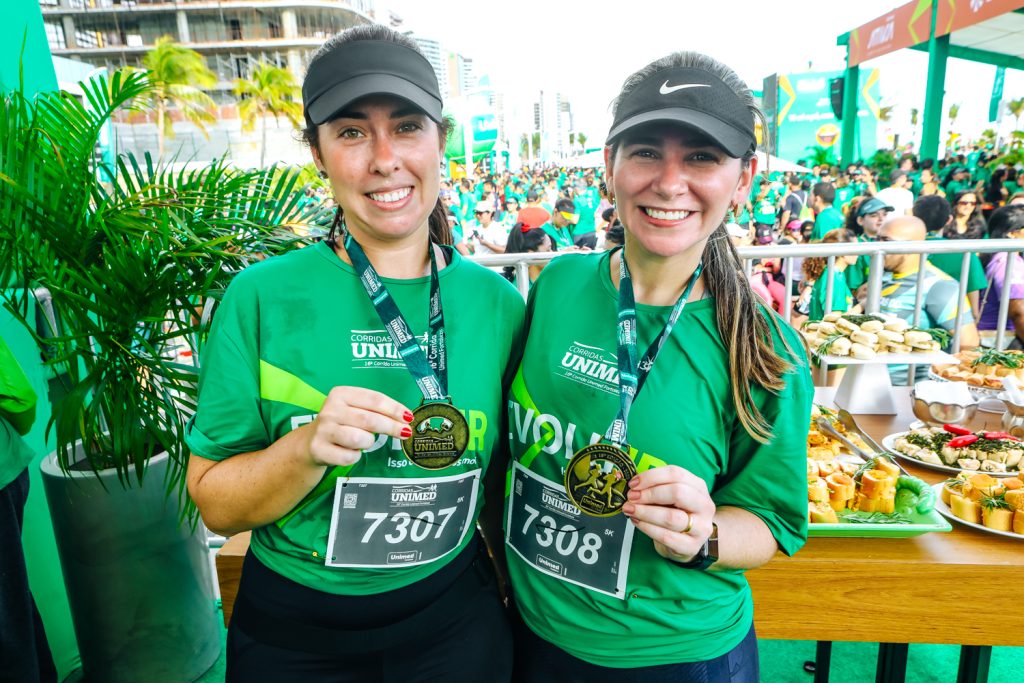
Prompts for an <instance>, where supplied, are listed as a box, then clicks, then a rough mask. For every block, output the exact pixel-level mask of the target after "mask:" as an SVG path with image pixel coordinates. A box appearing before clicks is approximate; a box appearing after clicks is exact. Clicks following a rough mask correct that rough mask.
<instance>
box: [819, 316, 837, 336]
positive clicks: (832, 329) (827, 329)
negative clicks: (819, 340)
mask: <svg viewBox="0 0 1024 683" xmlns="http://www.w3.org/2000/svg"><path fill="white" fill-rule="evenodd" d="M826 317H827V316H826ZM817 331H818V336H819V337H827V336H829V335H831V334H835V333H836V324H835V323H830V322H825V321H822V322H820V323H818V330H817Z"/></svg>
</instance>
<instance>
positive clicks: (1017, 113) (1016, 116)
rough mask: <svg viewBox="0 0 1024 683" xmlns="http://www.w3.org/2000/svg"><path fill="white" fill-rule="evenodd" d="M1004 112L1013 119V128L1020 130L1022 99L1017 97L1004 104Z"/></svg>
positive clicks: (1022, 110) (1023, 109)
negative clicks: (1008, 113)
mask: <svg viewBox="0 0 1024 683" xmlns="http://www.w3.org/2000/svg"><path fill="white" fill-rule="evenodd" d="M1006 110H1007V111H1008V112H1010V116H1012V117H1013V127H1014V129H1016V130H1020V117H1021V116H1024V97H1018V98H1017V99H1015V100H1010V101H1009V102H1007V103H1006Z"/></svg>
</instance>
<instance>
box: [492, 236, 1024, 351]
mask: <svg viewBox="0 0 1024 683" xmlns="http://www.w3.org/2000/svg"><path fill="white" fill-rule="evenodd" d="M999 252H1003V253H1006V254H1010V253H1020V252H1024V240H1015V239H1003V240H928V241H925V242H847V243H838V244H786V245H768V246H751V247H740V249H739V254H740V259H741V261H742V262H743V272H744V273H745V274H746V275H748V276H749V275H750V274H751V272H752V261H754V260H756V259H766V258H781V259H784V262H783V263H784V265H783V272H784V274H785V289H786V294H787V296H786V298H785V300H784V303H783V310H782V317H783V318H785V319H786V320H789V319H790V314H791V313H792V297H791V296H790V293H791V292H792V291H793V280H794V277H793V257H804V258H806V257H818V258H825V259H826V269H825V272H824V273H822V275H821V277H826V278H828V279H827V280H826V281H825V282H826V292H825V302H826V303H825V305H826V309H825V312H826V313H828V312H831V308H832V272H833V269H834V268H835V260H836V257H837V256H853V255H855V256H869V257H870V258H871V269H870V274H869V277H868V292H867V303H866V304H865V307H864V308H865V311H867V312H869V313H876V312H878V307H879V301H880V299H881V292H882V274H883V271H884V267H883V264H884V259H885V255H886V254H919V255H921V257H922V258H921V266H920V268H919V270H918V273H917V299H916V301H915V305H914V318H913V321H912V322H913V324H914V325H915V326H917V325H918V324H919V323H920V321H921V304H922V301H923V297H924V289H923V284H924V277H925V264H926V262H927V259H928V256H929V255H931V254H962V255H963V260H962V262H961V264H962V265H961V269H960V282H959V284H960V289H959V294H958V297H959V299H958V300H959V301H960V302H962V301H963V300H964V298H965V297H966V296H967V277H968V274H969V272H970V269H969V267H968V266H969V263H970V257H971V254H972V253H974V254H995V253H999ZM557 256H558V253H557V252H554V253H552V252H547V253H531V254H490V255H487V256H474V257H472V260H473V261H476V262H477V263H479V264H481V265H484V266H488V267H497V266H512V267H514V268H515V269H516V286H517V287H518V288H519V291H520V292H521V293H522V294H523V296H524V297H525V296H526V294H527V292H528V291H529V267H530V266H531V265H536V264H539V263H547V262H548V261H550V260H551V259H552V258H556V257H557ZM1013 261H1014V259H1012V258H1007V259H1006V269H1005V271H1004V274H1003V282H1004V283H1005V284H1004V286H1003V288H1002V291H1001V292H1000V293H999V319H998V322H997V323H996V341H995V343H996V348H1002V345H1003V341H1004V338H1005V334H1006V319H1007V317H1008V314H1009V306H1010V282H1011V276H1012V275H1013ZM980 313H981V312H980V311H979V315H980ZM963 317H964V307H963V306H962V305H958V306H957V313H956V319H955V331H954V335H953V345H952V349H953V352H954V353H955V352H957V351H959V350H960V328H961V326H962V325H963Z"/></svg>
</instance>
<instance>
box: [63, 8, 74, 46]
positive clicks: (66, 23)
mask: <svg viewBox="0 0 1024 683" xmlns="http://www.w3.org/2000/svg"><path fill="white" fill-rule="evenodd" d="M61 25H62V26H63V28H64V44H65V45H67V46H68V47H69V48H73V47H78V39H77V38H76V37H75V18H74V17H69V16H65V17H61Z"/></svg>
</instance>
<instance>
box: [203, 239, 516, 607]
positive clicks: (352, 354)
mask: <svg viewBox="0 0 1024 683" xmlns="http://www.w3.org/2000/svg"><path fill="white" fill-rule="evenodd" d="M439 276H440V286H441V300H442V302H443V306H444V312H445V313H446V315H445V333H446V338H447V342H448V354H447V358H448V386H449V393H450V394H451V396H452V399H453V402H454V405H455V406H456V407H457V408H459V409H460V410H461V411H462V412H463V415H464V416H465V417H466V419H467V422H468V425H469V446H468V448H467V450H466V452H465V453H464V454H463V457H462V459H460V460H459V461H458V462H456V463H454V464H453V465H451V466H450V467H448V468H445V469H443V470H436V471H431V470H426V469H421V468H419V467H417V466H415V465H413V464H412V463H411V462H409V461H408V460H407V459H406V457H405V456H404V454H403V452H402V448H401V445H400V442H399V441H398V440H397V439H391V438H387V437H380V438H378V439H377V442H376V443H375V444H374V446H373V447H371V448H369V449H366V450H365V451H364V452H363V457H362V458H361V459H360V460H359V462H357V463H356V464H355V465H353V466H351V467H347V468H340V467H339V468H334V469H333V470H332V471H331V472H330V473H329V474H328V475H326V476H325V478H324V480H322V481H321V483H320V484H319V485H318V486H317V487H316V488H315V489H313V492H312V493H311V494H310V495H309V496H307V498H306V500H304V501H303V502H302V503H300V504H299V505H298V506H296V508H295V509H294V510H292V512H290V513H289V514H288V515H286V516H285V517H284V518H282V520H279V521H278V522H277V523H275V524H268V525H267V526H264V527H259V528H257V529H254V530H253V533H252V543H251V547H252V551H253V553H254V554H255V555H256V557H257V558H258V559H259V560H260V561H261V562H262V563H263V564H265V565H266V566H268V567H269V568H271V569H272V570H274V571H276V572H277V573H278V574H280V575H282V576H284V577H287V578H289V579H291V580H292V581H296V582H298V583H301V584H303V585H305V586H308V587H310V588H315V589H317V590H321V591H324V592H327V593H334V594H341V595H367V594H374V593H381V592H384V591H389V590H394V589H397V588H401V587H403V586H407V585H409V584H412V583H414V582H416V581H419V580H420V579H423V578H425V577H427V576H429V575H430V574H432V573H434V572H436V571H437V570H438V569H440V568H442V567H443V566H445V565H446V564H447V563H448V562H449V561H451V560H452V559H453V558H454V557H455V556H456V555H457V554H458V551H461V550H462V548H464V547H465V546H466V544H467V543H468V542H469V541H470V538H471V536H472V534H471V533H467V534H466V535H465V536H464V537H463V538H462V541H461V543H460V545H459V547H458V548H456V549H454V550H452V551H450V552H448V553H447V554H446V555H444V556H442V557H440V558H439V559H437V560H435V561H433V562H430V563H426V564H421V565H416V566H404V567H394V568H390V567H389V568H363V567H359V568H334V567H327V566H326V565H325V559H324V558H325V550H326V548H327V543H328V534H329V532H330V521H331V515H332V511H333V507H334V488H335V487H334V481H333V480H334V479H335V478H337V477H339V476H352V477H382V478H389V479H409V478H419V479H430V478H436V477H446V476H449V475H456V474H460V473H467V472H473V471H476V470H479V469H484V470H485V469H486V467H487V465H488V463H489V462H490V460H491V456H492V451H494V449H496V448H503V443H504V440H505V431H504V429H503V428H502V426H501V425H502V422H503V419H504V415H503V411H504V409H505V405H504V398H503V396H502V386H503V383H505V385H506V386H507V382H509V381H510V380H511V376H512V372H514V370H515V368H514V366H512V367H510V366H511V364H512V363H513V362H514V359H515V358H517V346H518V343H519V342H518V341H517V340H518V338H519V336H520V334H521V332H522V324H523V313H524V304H523V299H522V297H521V296H520V295H519V293H518V292H517V291H516V290H515V289H514V288H513V287H512V285H511V284H509V283H508V281H506V280H505V279H504V278H502V277H501V276H500V275H498V274H497V273H494V272H492V271H490V270H487V269H486V268H483V267H481V266H478V265H476V264H474V263H472V262H470V261H467V260H464V259H463V258H462V257H461V256H460V255H459V254H458V252H454V253H453V254H452V260H451V263H450V264H449V265H448V266H447V267H445V268H443V269H442V270H441V271H440V273H439ZM381 279H382V281H383V282H384V283H385V285H386V286H387V288H388V290H389V292H390V293H391V296H392V297H393V298H394V300H395V302H396V303H397V304H398V307H399V309H400V310H401V311H402V313H403V314H404V315H405V317H406V320H407V321H408V324H409V327H410V328H411V330H412V332H413V334H415V335H416V336H417V337H418V338H419V339H420V344H421V346H422V345H424V344H425V343H426V330H427V315H428V311H427V306H428V299H429V292H430V278H429V277H422V278H414V279H410V280H393V279H388V278H381ZM332 302H333V303H332ZM482 340H486V341H482ZM200 360H201V361H202V371H201V375H200V383H199V406H198V410H197V412H196V416H195V417H194V418H193V420H192V421H191V422H190V423H189V426H188V431H187V436H186V442H187V444H188V446H189V448H190V449H191V451H192V452H193V453H194V454H196V455H198V456H201V457H204V458H208V459H210V460H223V459H225V458H229V457H231V456H233V455H237V454H239V453H247V452H251V451H257V450H261V449H264V448H266V447H267V446H269V445H270V444H272V443H274V442H275V441H277V440H278V439H280V438H281V437H282V436H284V435H285V434H287V433H288V432H290V431H291V430H292V429H295V428H297V427H298V426H301V425H302V424H305V423H307V422H309V421H311V420H312V419H313V417H315V414H316V413H317V412H318V411H319V410H320V408H321V407H322V405H323V402H324V400H325V399H326V396H327V393H328V392H329V391H330V390H331V389H332V388H333V387H336V386H361V387H366V388H371V389H375V390H377V391H380V392H383V393H385V394H387V395H388V396H391V397H392V398H394V399H395V400H397V401H400V402H402V403H404V404H405V405H406V406H408V407H409V408H410V410H412V409H415V408H416V406H418V405H419V403H420V400H421V399H422V394H421V393H420V391H419V389H418V388H417V386H416V384H415V382H414V380H413V378H412V375H410V374H409V372H408V370H407V369H406V367H405V364H404V362H403V361H402V360H401V357H400V356H399V355H398V353H397V350H396V349H395V347H394V345H393V344H392V342H391V338H390V337H389V336H388V334H387V332H386V331H385V330H384V326H383V325H382V324H381V321H380V318H379V317H378V315H377V313H376V311H375V310H374V308H373V306H372V305H371V304H370V300H369V297H367V295H366V291H365V290H364V289H363V286H362V284H361V283H360V280H359V277H358V276H357V275H356V272H355V271H354V270H353V268H352V267H351V266H350V265H348V264H346V263H345V262H343V261H342V260H341V259H340V258H338V256H337V255H336V254H335V253H334V251H333V250H332V249H331V247H330V246H329V245H328V244H327V243H326V242H320V243H318V244H315V245H313V246H310V247H307V248H305V249H300V250H298V251H293V252H290V253H288V254H286V255H283V256H278V257H275V258H271V259H268V260H267V261H264V262H262V263H259V264H257V265H254V266H252V267H250V268H248V269H246V270H245V271H243V272H242V273H240V274H239V275H238V277H236V278H235V279H234V281H233V282H232V283H231V286H230V287H229V288H228V291H227V293H226V295H225V298H224V302H223V303H222V304H221V306H220V308H219V309H218V310H217V312H216V314H215V316H214V321H213V329H212V330H211V333H210V338H209V341H208V342H207V344H206V346H205V347H204V348H203V349H202V352H201V354H200ZM482 502H483V491H482V489H479V490H478V491H477V503H476V510H475V511H473V514H474V515H478V514H479V511H480V506H481V504H482ZM474 519H475V517H474ZM285 520H286V521H285Z"/></svg>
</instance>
